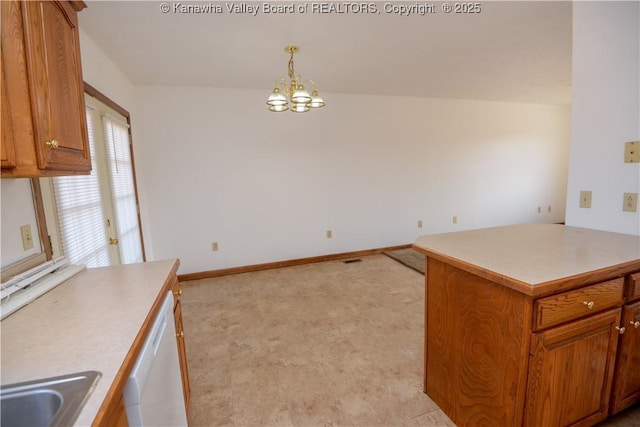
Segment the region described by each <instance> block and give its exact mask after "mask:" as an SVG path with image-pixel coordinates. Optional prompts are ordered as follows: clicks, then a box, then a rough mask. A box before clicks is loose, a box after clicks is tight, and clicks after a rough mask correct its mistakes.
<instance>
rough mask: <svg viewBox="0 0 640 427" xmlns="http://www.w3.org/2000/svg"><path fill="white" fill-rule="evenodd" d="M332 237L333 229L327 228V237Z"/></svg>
mask: <svg viewBox="0 0 640 427" xmlns="http://www.w3.org/2000/svg"><path fill="white" fill-rule="evenodd" d="M332 237H333V231H331V230H327V239H331V238H332Z"/></svg>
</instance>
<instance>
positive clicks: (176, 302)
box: [171, 277, 191, 411]
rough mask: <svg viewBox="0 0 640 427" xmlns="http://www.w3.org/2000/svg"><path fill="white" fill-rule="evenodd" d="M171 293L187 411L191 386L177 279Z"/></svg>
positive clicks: (174, 280) (179, 288)
mask: <svg viewBox="0 0 640 427" xmlns="http://www.w3.org/2000/svg"><path fill="white" fill-rule="evenodd" d="M171 293H172V294H173V318H174V319H175V322H176V339H177V344H178V358H179V360H180V373H181V375H182V392H183V394H184V406H185V409H186V410H187V411H188V410H189V404H190V402H191V386H190V384H189V367H188V365H187V345H186V343H185V336H184V324H183V323H182V303H181V302H180V297H181V296H182V289H181V287H180V282H178V278H177V277H175V278H174V279H173V283H172V284H171Z"/></svg>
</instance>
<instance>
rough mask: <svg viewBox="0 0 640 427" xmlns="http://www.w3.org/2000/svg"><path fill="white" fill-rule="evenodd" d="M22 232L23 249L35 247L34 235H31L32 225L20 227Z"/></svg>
mask: <svg viewBox="0 0 640 427" xmlns="http://www.w3.org/2000/svg"><path fill="white" fill-rule="evenodd" d="M20 234H21V235H22V249H24V250H25V251H28V250H29V249H33V236H32V235H31V225H29V224H26V225H23V226H22V227H20Z"/></svg>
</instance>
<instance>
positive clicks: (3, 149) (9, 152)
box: [0, 55, 16, 168]
mask: <svg viewBox="0 0 640 427" xmlns="http://www.w3.org/2000/svg"><path fill="white" fill-rule="evenodd" d="M0 69H2V80H1V81H2V94H0V97H2V98H1V99H4V100H6V99H7V84H6V81H5V78H4V61H3V60H2V59H1V55H0ZM1 120H2V121H1V122H0V123H1V126H2V141H0V161H1V164H2V167H3V168H4V167H15V166H16V157H15V154H14V153H13V128H12V126H11V118H10V116H9V103H8V102H2V119H1Z"/></svg>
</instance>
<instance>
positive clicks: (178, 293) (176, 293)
mask: <svg viewBox="0 0 640 427" xmlns="http://www.w3.org/2000/svg"><path fill="white" fill-rule="evenodd" d="M181 295H182V289H178V290H177V291H173V296H176V297H179V296H181Z"/></svg>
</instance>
